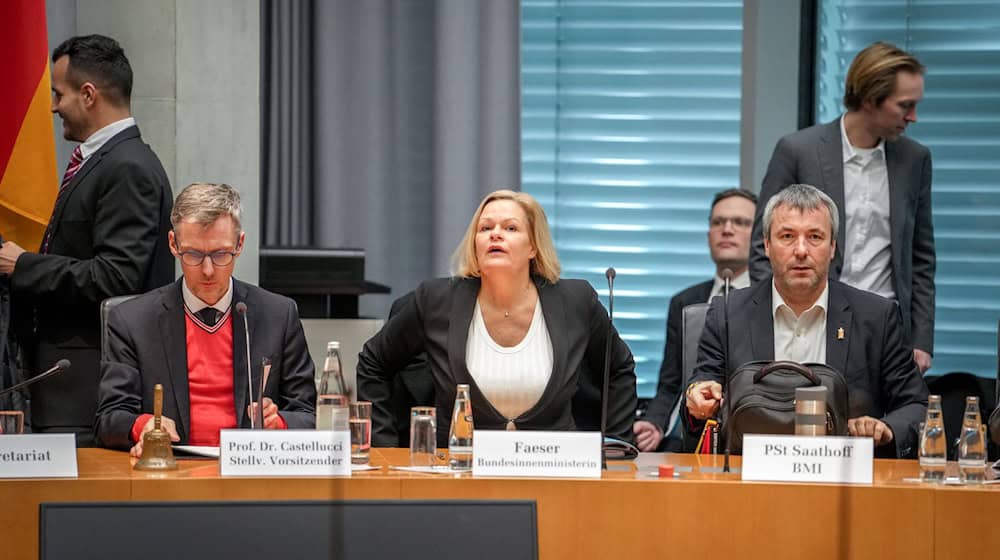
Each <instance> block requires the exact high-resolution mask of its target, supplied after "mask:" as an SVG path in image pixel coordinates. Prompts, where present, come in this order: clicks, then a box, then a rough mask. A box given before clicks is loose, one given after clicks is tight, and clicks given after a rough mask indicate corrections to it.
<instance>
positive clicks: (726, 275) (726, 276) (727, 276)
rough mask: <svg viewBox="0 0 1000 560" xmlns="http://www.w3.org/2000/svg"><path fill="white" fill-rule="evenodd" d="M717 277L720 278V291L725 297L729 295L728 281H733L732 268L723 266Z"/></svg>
mask: <svg viewBox="0 0 1000 560" xmlns="http://www.w3.org/2000/svg"><path fill="white" fill-rule="evenodd" d="M719 277H720V278H722V293H723V294H724V295H725V296H726V297H729V288H730V282H732V281H733V269H731V268H723V269H722V272H721V273H720V274H719Z"/></svg>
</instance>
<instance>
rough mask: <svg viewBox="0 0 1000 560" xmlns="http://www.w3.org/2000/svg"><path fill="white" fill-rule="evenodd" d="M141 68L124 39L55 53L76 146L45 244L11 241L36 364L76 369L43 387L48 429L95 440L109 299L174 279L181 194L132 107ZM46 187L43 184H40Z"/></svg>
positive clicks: (8, 268)
mask: <svg viewBox="0 0 1000 560" xmlns="http://www.w3.org/2000/svg"><path fill="white" fill-rule="evenodd" d="M131 93H132V68H131V66H130V65H129V62H128V59H127V58H126V57H125V53H124V52H123V51H122V49H121V47H120V46H119V45H118V43H117V42H116V41H115V40H114V39H111V38H108V37H104V36H100V35H90V36H85V37H73V38H71V39H68V40H67V41H65V42H64V43H62V44H61V45H59V46H58V47H56V49H55V50H54V51H53V53H52V112H54V113H58V114H59V116H60V117H62V121H63V135H64V137H65V138H66V139H67V140H72V141H75V142H81V144H80V145H79V146H77V147H76V149H75V150H74V151H73V156H72V157H71V158H70V162H69V166H68V167H67V169H66V173H65V175H64V176H63V179H62V182H61V184H60V187H59V193H58V195H57V197H56V203H55V207H54V208H53V210H52V217H51V218H50V219H49V224H48V227H47V228H46V230H45V235H44V237H43V240H42V246H41V247H40V249H39V251H38V252H37V253H32V252H26V251H25V250H24V249H23V248H21V247H19V246H17V245H16V244H15V243H11V242H8V243H4V244H3V247H2V248H0V273H2V274H7V275H10V279H11V292H12V302H13V306H14V314H15V321H16V323H17V330H18V334H19V338H20V340H21V342H22V348H23V351H24V360H23V362H24V363H25V364H26V366H27V372H29V373H32V374H35V373H38V372H40V371H42V370H44V369H47V368H48V367H49V366H51V365H52V364H53V363H55V362H56V361H57V360H59V359H60V358H68V359H69V360H70V361H71V362H72V364H73V366H72V368H71V369H70V370H69V371H68V372H66V373H63V374H60V375H59V376H56V377H54V378H52V379H49V380H46V381H44V382H42V383H39V384H37V385H34V386H33V387H32V388H31V423H32V429H33V430H34V431H36V432H70V433H76V434H77V443H78V444H79V445H92V444H93V426H94V412H95V410H96V407H97V383H98V378H99V367H98V366H99V361H100V356H99V351H98V347H99V343H100V323H99V313H98V307H99V305H100V302H101V301H102V300H104V299H106V298H108V297H111V296H116V295H124V294H136V293H141V292H145V291H147V290H150V289H152V288H156V287H158V286H162V285H164V284H167V283H169V282H170V281H171V280H172V279H173V259H172V258H171V256H170V251H169V250H168V248H167V231H168V230H169V229H170V223H169V216H170V209H171V199H172V195H171V191H170V184H169V181H168V180H167V175H166V173H165V172H164V170H163V166H162V165H160V161H159V159H157V157H156V154H154V153H153V151H152V150H150V148H149V146H147V145H146V144H145V143H143V141H142V137H141V136H140V134H139V129H138V128H137V127H136V125H135V120H134V119H133V118H132V116H131V110H130V96H131ZM42 187H43V186H41V185H39V188H42Z"/></svg>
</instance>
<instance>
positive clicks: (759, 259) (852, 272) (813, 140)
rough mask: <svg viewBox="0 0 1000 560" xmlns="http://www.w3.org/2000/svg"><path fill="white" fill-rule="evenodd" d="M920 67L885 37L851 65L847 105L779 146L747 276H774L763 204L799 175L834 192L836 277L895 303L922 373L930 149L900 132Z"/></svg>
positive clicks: (930, 328) (930, 310) (930, 305)
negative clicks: (766, 250) (838, 229)
mask: <svg viewBox="0 0 1000 560" xmlns="http://www.w3.org/2000/svg"><path fill="white" fill-rule="evenodd" d="M923 74H924V67H923V65H921V64H920V62H919V61H918V60H917V59H916V58H915V57H914V56H913V55H911V54H909V53H906V52H904V51H902V50H900V49H898V48H896V47H895V46H893V45H890V44H887V43H875V44H873V45H871V46H869V47H868V48H866V49H864V50H862V51H861V52H860V53H858V55H857V56H856V57H855V59H854V61H853V62H852V63H851V66H850V69H849V70H848V72H847V79H846V86H845V91H844V106H845V107H846V108H847V112H846V113H844V114H843V116H842V117H841V118H839V119H837V120H835V121H833V122H830V123H827V124H821V125H816V126H813V127H810V128H806V129H804V130H800V131H798V132H795V133H793V134H790V135H788V136H785V137H784V138H782V139H781V140H780V141H779V142H778V144H777V146H776V147H775V148H774V155H772V156H771V162H770V164H769V165H768V167H767V174H766V175H765V177H764V183H763V186H762V188H761V193H760V200H761V205H760V206H758V209H757V211H758V214H757V220H756V221H755V223H754V231H753V237H752V239H753V250H752V253H751V257H750V279H751V281H752V282H754V283H756V282H759V281H762V280H764V279H765V278H766V277H767V275H768V274H770V268H769V265H768V261H767V258H766V256H765V255H764V237H763V236H762V235H761V225H760V222H761V220H760V212H761V211H762V209H763V207H764V204H766V202H767V200H768V199H769V198H771V196H773V195H774V193H776V192H778V191H779V190H781V189H783V188H785V187H787V186H788V185H791V184H795V183H805V184H809V185H814V186H815V187H817V188H819V189H820V190H821V191H823V192H825V193H826V194H828V195H829V196H830V198H832V199H833V201H834V202H835V203H836V204H837V207H838V208H839V209H840V210H839V211H840V216H839V218H840V223H841V224H843V225H844V227H843V228H841V232H840V233H839V236H838V237H837V252H836V254H835V256H834V260H833V264H832V266H831V268H830V275H831V277H832V278H834V279H838V280H840V281H842V282H844V283H846V284H848V285H851V286H854V287H855V288H860V289H862V290H867V291H870V292H874V293H876V294H879V295H881V296H884V297H887V298H889V299H894V300H896V301H897V302H899V309H900V312H901V313H902V317H903V340H904V342H905V344H907V345H908V346H911V347H912V348H913V358H914V360H915V361H916V362H917V366H918V367H919V368H920V371H921V372H924V371H926V370H927V369H929V368H930V367H931V355H932V353H933V351H934V270H935V263H936V260H935V253H934V226H933V223H932V220H931V155H930V151H928V149H927V148H926V147H924V146H922V145H920V144H919V143H917V142H915V141H913V140H910V139H909V138H906V137H905V136H903V133H904V132H905V131H906V127H907V126H908V125H909V124H910V123H913V122H916V120H917V104H918V103H919V102H920V100H921V99H922V98H923V95H924V77H923Z"/></svg>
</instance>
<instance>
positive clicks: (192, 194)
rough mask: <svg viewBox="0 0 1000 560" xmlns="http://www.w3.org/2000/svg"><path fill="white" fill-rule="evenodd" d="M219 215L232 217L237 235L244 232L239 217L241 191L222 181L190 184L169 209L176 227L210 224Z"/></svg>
mask: <svg viewBox="0 0 1000 560" xmlns="http://www.w3.org/2000/svg"><path fill="white" fill-rule="evenodd" d="M222 216H229V217H230V218H232V219H233V225H234V226H236V232H237V234H238V233H239V232H241V231H243V228H242V224H241V223H240V218H241V217H242V216H243V205H242V204H241V203H240V193H239V191H237V190H236V189H235V188H233V187H231V186H229V185H227V184H225V183H218V184H216V183H191V184H190V185H188V186H186V187H184V190H182V191H181V193H180V194H178V195H177V200H175V201H174V209H173V210H172V211H171V212H170V224H171V225H173V227H175V228H176V227H177V226H178V224H180V223H182V222H189V223H195V224H199V225H202V226H206V227H207V226H210V225H212V224H214V223H215V220H218V219H219V218H221V217H222Z"/></svg>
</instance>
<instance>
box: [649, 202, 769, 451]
mask: <svg viewBox="0 0 1000 560" xmlns="http://www.w3.org/2000/svg"><path fill="white" fill-rule="evenodd" d="M756 205H757V197H756V196H755V195H754V194H753V193H752V192H750V191H747V190H743V189H727V190H724V191H719V192H717V193H715V197H714V198H713V199H712V209H711V211H710V212H709V216H708V248H709V251H710V253H711V255H712V262H714V263H715V278H713V279H712V280H706V281H704V282H701V283H699V284H695V285H693V286H689V287H687V288H685V289H684V290H681V291H680V292H678V293H677V294H675V295H674V296H673V297H672V298H670V309H669V310H668V311H667V339H666V342H665V343H664V345H663V361H662V362H661V363H660V381H659V383H658V384H657V388H656V396H654V397H653V399H652V400H650V401H649V406H648V407H647V408H646V413H645V414H644V415H643V417H642V419H641V420H639V421H637V422H636V423H635V424H634V425H633V426H632V431H633V432H635V436H636V445H637V446H638V447H639V449H640V450H641V451H656V450H657V449H658V448H660V447H661V443H662V448H663V450H664V451H690V449H685V448H684V447H685V446H684V437H683V430H685V427H684V426H683V422H681V421H680V417H681V416H682V415H680V414H679V412H680V411H679V408H680V407H679V402H680V401H679V399H678V397H679V396H680V393H681V379H682V372H681V367H682V366H681V364H682V361H683V360H682V358H683V355H684V346H683V342H684V340H683V338H682V336H681V322H682V320H683V312H684V308H685V307H687V306H688V305H691V304H693V303H706V302H708V301H709V300H711V299H712V298H713V297H714V296H717V295H719V294H720V293H722V289H723V280H722V271H723V270H725V269H727V268H728V269H729V270H731V271H732V273H733V277H732V280H731V281H730V287H731V289H739V288H745V287H747V286H749V285H750V276H749V274H748V272H747V260H748V259H749V256H750V228H751V227H752V226H753V216H754V211H755V209H756ZM689 439H690V438H689Z"/></svg>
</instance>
